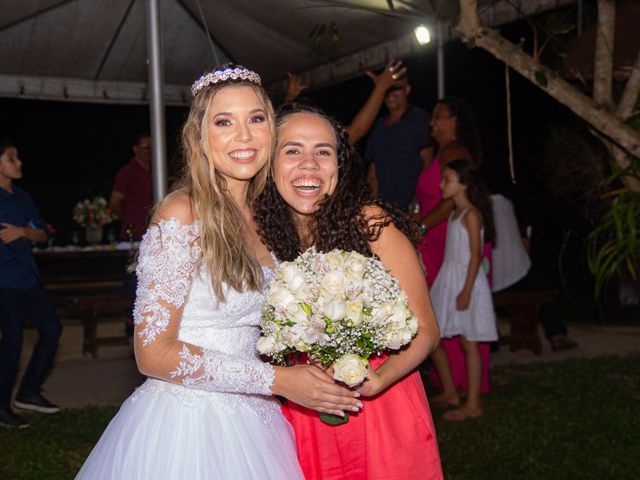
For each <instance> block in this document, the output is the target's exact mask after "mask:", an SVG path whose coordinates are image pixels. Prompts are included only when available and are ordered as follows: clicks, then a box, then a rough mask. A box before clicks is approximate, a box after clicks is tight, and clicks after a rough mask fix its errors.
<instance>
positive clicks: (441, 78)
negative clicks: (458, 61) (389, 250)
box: [437, 22, 444, 99]
mask: <svg viewBox="0 0 640 480" xmlns="http://www.w3.org/2000/svg"><path fill="white" fill-rule="evenodd" d="M442 30H443V29H442V23H441V22H438V35H437V37H438V39H437V41H438V50H437V52H438V99H441V98H444V37H443V35H444V34H443V32H442Z"/></svg>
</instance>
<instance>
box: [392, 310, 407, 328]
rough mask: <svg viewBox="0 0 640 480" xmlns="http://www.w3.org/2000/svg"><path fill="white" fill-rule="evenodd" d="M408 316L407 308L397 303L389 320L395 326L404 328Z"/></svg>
mask: <svg viewBox="0 0 640 480" xmlns="http://www.w3.org/2000/svg"><path fill="white" fill-rule="evenodd" d="M406 318H407V310H406V309H405V308H404V307H402V306H400V305H396V306H395V307H393V313H392V314H391V316H390V317H389V320H388V321H389V323H390V324H391V325H393V326H394V327H395V328H402V327H404V325H405V323H406Z"/></svg>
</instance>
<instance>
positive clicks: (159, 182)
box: [147, 0, 167, 203]
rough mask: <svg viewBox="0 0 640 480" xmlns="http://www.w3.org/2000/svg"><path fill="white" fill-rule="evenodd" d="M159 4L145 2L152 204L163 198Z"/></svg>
mask: <svg viewBox="0 0 640 480" xmlns="http://www.w3.org/2000/svg"><path fill="white" fill-rule="evenodd" d="M159 4H160V0H147V52H148V56H149V58H148V60H147V61H148V63H149V107H150V114H151V145H152V158H151V175H152V178H153V201H154V202H156V203H157V202H159V201H160V200H162V199H163V198H164V196H165V195H166V194H167V149H166V141H165V126H164V125H165V123H164V92H163V87H164V59H163V55H162V23H161V21H160V5H159Z"/></svg>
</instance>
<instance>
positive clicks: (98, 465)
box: [76, 379, 303, 480]
mask: <svg viewBox="0 0 640 480" xmlns="http://www.w3.org/2000/svg"><path fill="white" fill-rule="evenodd" d="M302 478H303V475H302V471H301V469H300V466H299V464H298V461H297V458H296V449H295V440H294V435H293V431H292V428H291V426H290V425H289V424H288V423H287V421H286V420H285V419H284V417H283V416H282V414H281V412H280V407H279V403H278V401H277V400H276V399H274V398H271V397H262V396H258V395H253V396H252V395H241V394H225V393H210V392H202V391H198V390H193V389H188V388H186V387H182V386H179V385H173V384H170V383H168V382H164V381H161V380H153V379H149V380H147V381H146V382H145V383H144V384H143V385H142V386H141V387H140V388H138V389H137V390H136V392H135V393H134V394H133V395H131V396H130V397H129V398H128V399H127V400H126V401H125V402H124V404H123V405H122V407H121V408H120V411H119V412H118V414H117V415H116V416H115V417H114V418H113V420H112V421H111V423H110V424H109V426H108V427H107V429H106V430H105V432H104V433H103V435H102V437H101V438H100V440H99V441H98V443H97V444H96V446H95V447H94V449H93V451H92V452H91V455H90V456H89V458H88V459H87V460H86V462H85V464H84V465H83V467H82V469H81V470H80V472H79V473H78V476H77V477H76V479H86V480H102V479H109V480H125V479H126V480H143V479H145V480H146V479H149V480H163V479H167V480H169V479H171V480H178V479H185V480H186V479H188V480H199V479H202V480H204V479H207V480H209V479H225V480H226V479H243V480H244V479H247V480H248V479H261V480H262V479H273V480H282V479H287V480H289V479H302Z"/></svg>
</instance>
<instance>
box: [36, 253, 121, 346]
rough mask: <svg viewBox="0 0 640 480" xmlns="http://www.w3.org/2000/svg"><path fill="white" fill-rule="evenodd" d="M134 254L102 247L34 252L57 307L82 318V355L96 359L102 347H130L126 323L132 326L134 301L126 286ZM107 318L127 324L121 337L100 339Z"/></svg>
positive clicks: (47, 288) (41, 273) (42, 276)
mask: <svg viewBox="0 0 640 480" xmlns="http://www.w3.org/2000/svg"><path fill="white" fill-rule="evenodd" d="M131 252H132V251H130V250H115V249H105V248H100V247H98V248H94V249H83V250H71V251H51V250H41V251H36V252H34V255H35V258H36V263H37V264H38V268H39V269H40V275H41V278H42V283H43V284H44V287H45V289H46V290H47V292H48V293H49V295H50V296H51V298H52V300H53V302H54V304H55V305H56V307H57V308H58V309H63V310H64V311H65V313H66V314H70V315H78V316H80V317H81V318H82V323H83V327H84V328H83V330H84V333H83V342H82V352H83V353H85V354H90V355H91V356H92V357H93V358H96V357H97V356H98V347H100V346H108V345H122V344H127V343H128V338H127V336H126V335H125V334H124V323H131V322H132V320H131V314H130V312H131V309H132V306H133V298H132V297H129V296H126V295H125V293H124V288H123V282H124V278H125V272H126V268H127V265H128V264H129V263H130V261H131V259H132V254H131ZM106 318H110V319H113V318H117V319H118V320H119V321H123V330H122V332H123V333H122V335H121V336H117V337H98V328H97V327H98V323H99V322H100V321H101V320H104V319H106Z"/></svg>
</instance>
